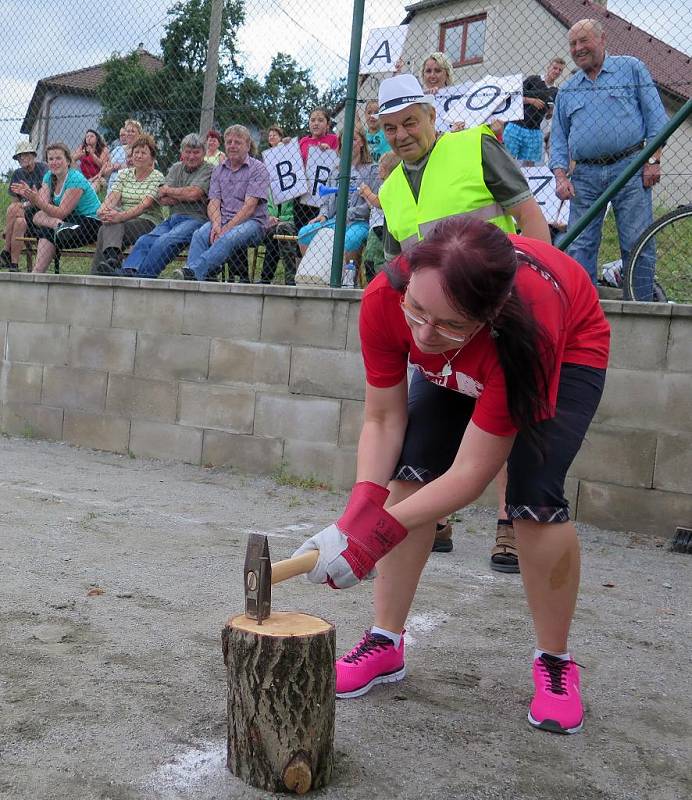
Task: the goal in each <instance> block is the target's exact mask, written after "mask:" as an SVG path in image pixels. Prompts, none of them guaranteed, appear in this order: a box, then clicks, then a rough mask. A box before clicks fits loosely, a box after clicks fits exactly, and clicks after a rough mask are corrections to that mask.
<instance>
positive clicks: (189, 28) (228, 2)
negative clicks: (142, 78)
mask: <svg viewBox="0 0 692 800" xmlns="http://www.w3.org/2000/svg"><path fill="white" fill-rule="evenodd" d="M168 16H169V17H171V20H170V22H168V23H167V25H166V27H165V31H166V35H165V36H164V38H163V39H162V40H161V51H162V53H163V61H164V63H165V64H166V66H171V67H174V68H175V69H176V70H177V71H180V72H183V73H187V74H191V75H199V74H203V73H204V70H205V68H206V66H207V42H208V38H209V20H210V18H211V0H178V2H177V3H175V5H174V6H173V7H172V8H171V9H170V10H169V11H168ZM243 22H245V4H244V2H243V0H224V4H223V12H222V17H221V41H220V44H219V80H223V79H225V78H227V77H229V72H231V73H232V72H235V73H237V72H238V65H237V62H236V55H237V48H236V37H237V35H238V29H239V28H240V26H241V25H242V24H243Z"/></svg>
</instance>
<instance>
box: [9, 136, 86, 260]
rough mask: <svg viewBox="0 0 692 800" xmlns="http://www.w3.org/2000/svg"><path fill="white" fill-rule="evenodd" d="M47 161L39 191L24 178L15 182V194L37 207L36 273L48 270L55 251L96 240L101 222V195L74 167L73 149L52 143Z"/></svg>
mask: <svg viewBox="0 0 692 800" xmlns="http://www.w3.org/2000/svg"><path fill="white" fill-rule="evenodd" d="M46 161H47V162H48V172H46V174H45V175H44V176H43V182H42V184H41V189H40V190H38V191H37V190H36V189H32V188H31V187H30V186H29V184H27V183H25V182H24V181H22V182H20V183H15V184H13V191H14V192H15V194H18V195H19V196H20V197H23V198H24V199H25V200H27V201H28V202H29V203H30V204H31V205H32V206H34V207H35V208H37V209H38V211H36V213H35V214H34V218H33V221H32V227H33V232H34V233H35V234H36V238H37V239H38V245H37V247H36V263H35V265H34V270H33V271H34V272H45V271H46V268H47V267H48V265H49V264H50V262H51V261H52V260H53V258H54V257H55V253H56V250H57V251H58V252H59V251H60V250H66V249H68V248H72V247H82V246H84V245H85V244H91V243H92V242H94V241H96V237H97V235H98V231H99V226H100V225H101V223H100V221H99V219H98V216H97V213H98V210H99V205H100V201H99V199H98V195H97V194H96V192H95V191H94V187H93V186H92V185H91V184H90V183H89V181H88V180H87V179H86V178H85V177H84V175H82V173H81V172H80V171H79V170H78V169H74V168H72V153H71V152H70V148H69V147H68V146H67V145H66V144H63V142H55V143H54V144H49V145H48V147H47V148H46Z"/></svg>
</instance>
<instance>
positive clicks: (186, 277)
mask: <svg viewBox="0 0 692 800" xmlns="http://www.w3.org/2000/svg"><path fill="white" fill-rule="evenodd" d="M171 280H173V281H196V280H197V278H196V276H195V273H194V272H193V271H192V270H191V269H189V268H188V267H183V268H182V269H174V270H173V272H171Z"/></svg>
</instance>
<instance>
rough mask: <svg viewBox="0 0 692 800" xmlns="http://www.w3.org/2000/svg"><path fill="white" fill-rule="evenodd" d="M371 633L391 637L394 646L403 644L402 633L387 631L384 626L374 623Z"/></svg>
mask: <svg viewBox="0 0 692 800" xmlns="http://www.w3.org/2000/svg"><path fill="white" fill-rule="evenodd" d="M370 633H376V634H377V635H378V636H386V637H387V638H388V639H391V640H392V641H393V642H394V647H399V645H400V644H401V634H400V633H392V631H386V630H385V629H384V628H378V627H377V625H373V626H372V627H371V628H370Z"/></svg>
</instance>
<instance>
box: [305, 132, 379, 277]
mask: <svg viewBox="0 0 692 800" xmlns="http://www.w3.org/2000/svg"><path fill="white" fill-rule="evenodd" d="M376 182H377V165H376V164H373V163H372V160H371V158H370V152H369V151H368V146H367V142H366V140H365V131H363V130H362V129H360V128H356V130H355V131H354V132H353V147H352V153H351V186H353V188H354V189H356V188H357V187H359V186H362V185H363V184H368V185H370V184H373V183H376ZM336 202H337V195H335V194H329V195H326V196H325V198H324V200H323V201H322V205H321V207H320V209H318V210H319V212H320V213H319V214H318V215H317V216H316V217H314V218H313V219H311V220H310V221H309V222H308V223H307V225H303V226H302V227H300V228H299V229H298V247H299V248H300V252H301V255H305V252H306V251H307V248H308V245H309V244H310V242H311V241H312V240H313V238H314V237H315V234H316V233H317V231H319V230H321V229H322V228H332V229H333V228H335V227H336ZM369 218H370V208H369V206H368V203H367V202H366V201H365V198H364V197H363V196H362V195H360V194H359V193H358V192H357V191H353V192H351V193H350V194H349V201H348V209H347V211H346V237H345V241H344V263H347V262H348V261H351V260H353V261H357V260H358V258H359V257H360V251H361V250H362V248H363V245H364V244H365V240H366V239H367V238H368V230H369V226H368V219H369Z"/></svg>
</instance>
